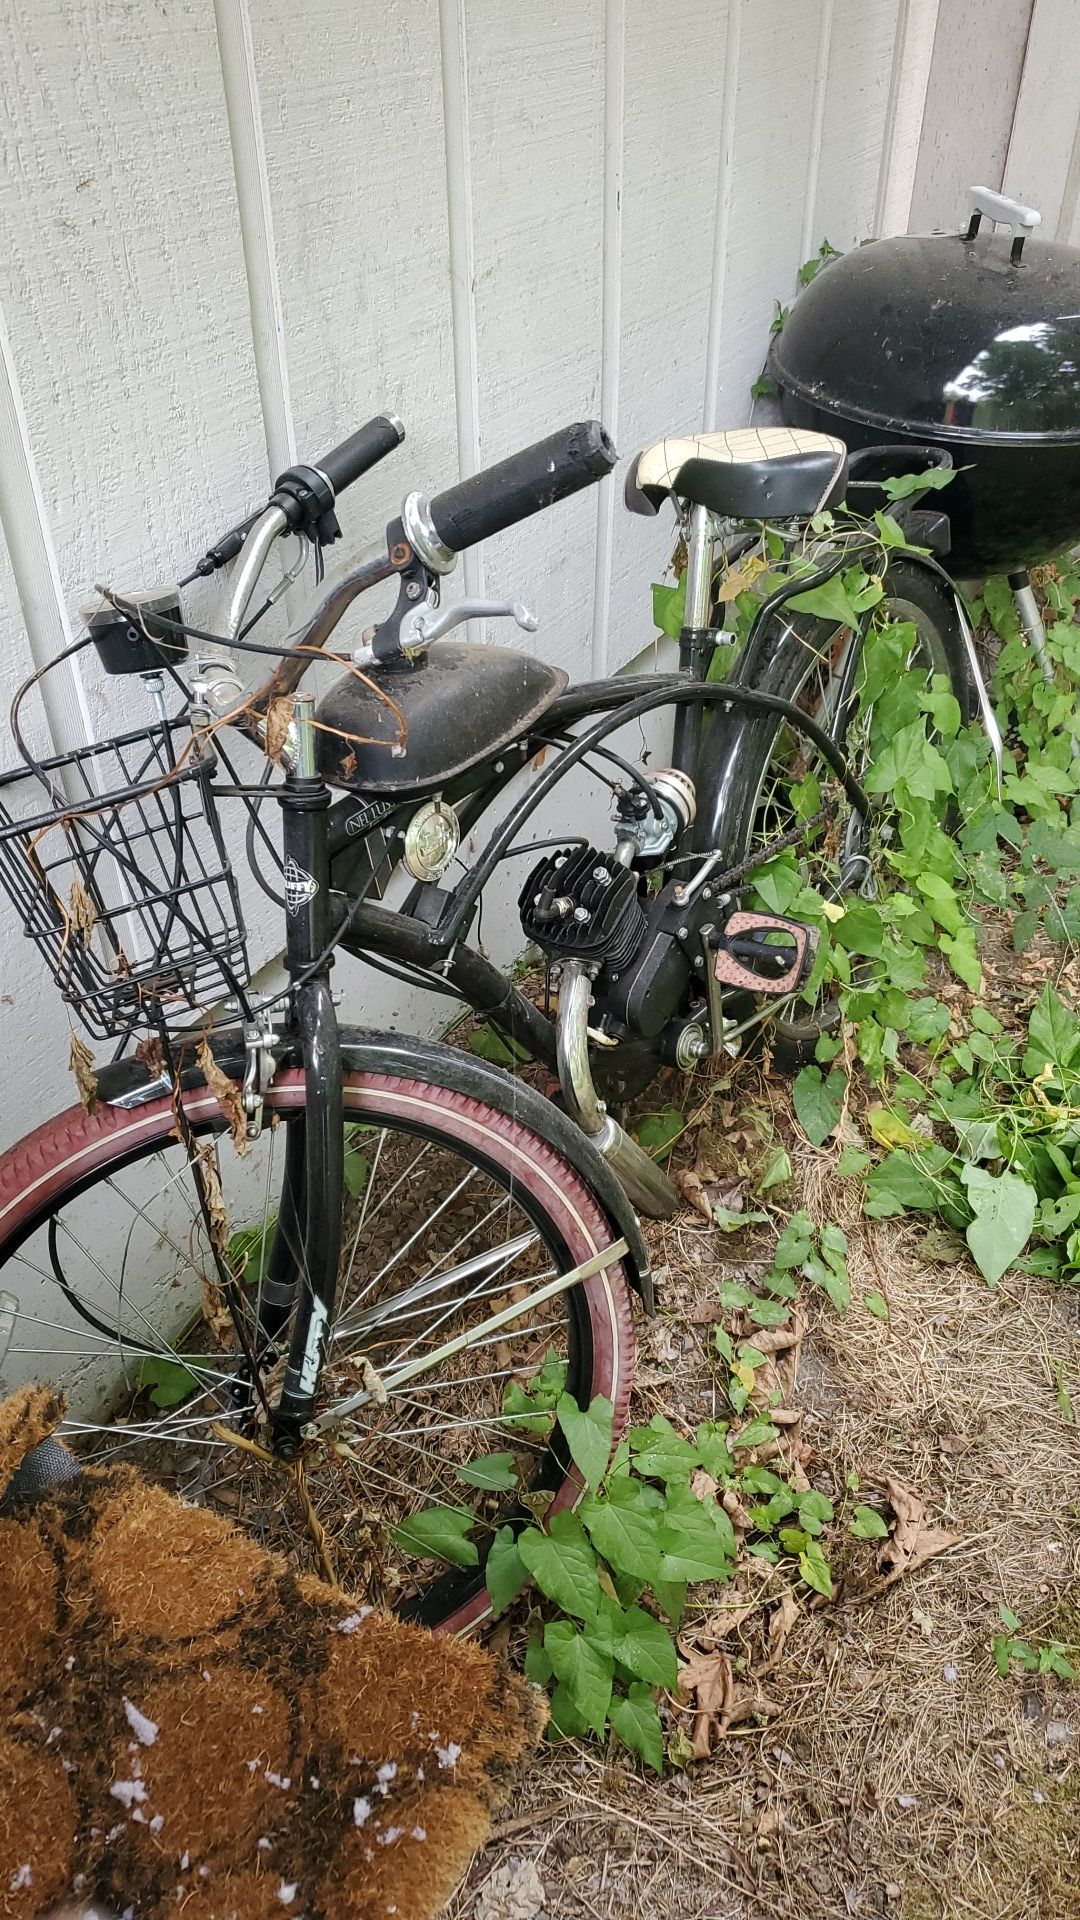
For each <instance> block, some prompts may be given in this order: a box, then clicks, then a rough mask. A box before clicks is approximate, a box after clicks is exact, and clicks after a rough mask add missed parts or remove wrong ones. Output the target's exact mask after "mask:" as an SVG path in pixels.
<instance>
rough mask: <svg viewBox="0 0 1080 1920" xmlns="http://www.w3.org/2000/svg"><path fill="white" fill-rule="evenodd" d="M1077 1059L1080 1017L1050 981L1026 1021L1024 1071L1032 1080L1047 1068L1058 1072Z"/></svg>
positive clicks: (1079, 1058)
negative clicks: (1055, 990)
mask: <svg viewBox="0 0 1080 1920" xmlns="http://www.w3.org/2000/svg"><path fill="white" fill-rule="evenodd" d="M1078 1061H1080V1020H1077V1018H1076V1015H1075V1014H1073V1013H1071V1012H1070V1011H1069V1008H1068V1007H1067V1006H1066V1005H1065V1003H1064V1001H1063V1000H1062V998H1061V996H1060V994H1057V993H1055V992H1054V989H1053V987H1051V986H1050V984H1049V982H1048V983H1047V985H1046V986H1045V987H1044V988H1043V990H1042V992H1041V994H1040V995H1039V998H1038V1000H1037V1001H1036V1003H1035V1005H1034V1007H1033V1008H1032V1010H1031V1017H1030V1019H1029V1020H1028V1043H1027V1051H1026V1052H1025V1054H1024V1072H1025V1073H1026V1074H1027V1076H1028V1078H1029V1079H1030V1080H1034V1079H1036V1078H1037V1076H1038V1075H1039V1074H1040V1073H1042V1072H1043V1071H1044V1070H1045V1069H1046V1068H1047V1067H1050V1068H1051V1069H1053V1070H1055V1071H1057V1072H1061V1071H1062V1070H1063V1069H1066V1068H1074V1067H1076V1066H1077V1063H1078Z"/></svg>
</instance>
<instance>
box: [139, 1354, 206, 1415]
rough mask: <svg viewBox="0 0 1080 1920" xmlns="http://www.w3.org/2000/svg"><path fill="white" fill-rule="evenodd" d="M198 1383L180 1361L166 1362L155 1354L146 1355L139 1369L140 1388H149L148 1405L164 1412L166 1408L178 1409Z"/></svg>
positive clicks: (189, 1369)
mask: <svg viewBox="0 0 1080 1920" xmlns="http://www.w3.org/2000/svg"><path fill="white" fill-rule="evenodd" d="M198 1384H199V1383H198V1381H197V1379H196V1378H195V1375H194V1374H193V1373H192V1371H191V1368H190V1367H185V1365H184V1363H183V1361H182V1360H167V1359H165V1358H164V1357H163V1356H162V1357H159V1356H158V1355H157V1354H149V1353H148V1354H147V1356H146V1358H145V1359H144V1360H143V1361H142V1363H141V1365H140V1367H139V1385H140V1387H150V1388H151V1389H152V1391H151V1394H150V1404H151V1406H153V1407H160V1408H161V1409H162V1411H164V1410H165V1409H166V1408H167V1407H178V1406H179V1405H180V1404H181V1402H182V1401H184V1400H186V1399H187V1397H188V1395H189V1394H191V1393H193V1392H194V1391H195V1388H196V1387H197V1386H198Z"/></svg>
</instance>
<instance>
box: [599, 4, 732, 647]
mask: <svg viewBox="0 0 1080 1920" xmlns="http://www.w3.org/2000/svg"><path fill="white" fill-rule="evenodd" d="M732 4H738V0H732ZM679 42H680V47H681V49H682V50H683V53H682V54H681V55H680V56H679V57H675V49H674V48H673V46H672V36H671V21H670V17H669V16H668V15H667V14H666V13H665V12H664V10H663V9H662V8H658V7H656V6H653V5H649V4H648V0H629V4H628V7H627V16H626V36H625V74H624V86H623V169H622V194H621V247H620V258H619V267H620V277H621V299H620V317H621V327H620V338H619V383H618V409H617V432H618V445H619V450H620V452H621V453H622V454H623V455H624V456H627V457H629V456H630V455H632V454H634V453H635V452H637V451H639V450H640V449H641V448H642V447H643V446H646V445H648V443H649V442H650V441H652V440H656V439H659V438H660V436H661V435H662V434H665V433H695V432H697V431H699V430H700V427H701V424H702V409H703V405H704V388H705V373H706V353H707V347H708V335H709V296H710V288H711V285H712V267H713V261H712V247H713V237H714V228H715V209H716V193H717V165H718V156H719V151H720V141H721V130H722V119H723V96H724V59H725V47H726V42H727V7H726V6H725V5H724V4H722V3H721V4H717V0H687V5H686V6H685V7H684V8H683V10H682V14H681V17H680V26H679ZM689 48H692V49H693V57H692V58H689V57H685V50H687V49H689ZM689 128H693V130H694V137H693V138H688V137H687V130H688V129H689ZM620 481H621V471H620ZM612 492H613V495H614V498H613V500H612V502H611V508H612V518H613V529H612V580H611V592H610V601H609V608H608V634H607V665H608V670H609V671H614V670H615V669H616V668H618V667H620V666H623V665H624V664H625V663H626V661H627V660H629V659H632V658H633V656H634V655H635V654H637V653H639V652H640V651H641V649H642V647H643V646H644V645H645V644H646V643H647V641H649V640H650V639H651V638H652V636H653V633H654V632H655V628H654V627H653V624H652V614H651V601H650V594H649V582H650V580H658V579H660V577H661V574H662V570H663V568H664V566H665V565H666V563H667V560H668V557H669V555H670V553H671V549H672V546H673V531H672V529H673V516H672V514H671V512H670V511H664V512H662V513H661V514H660V516H659V518H658V519H657V520H646V519H643V518H641V517H639V516H638V515H637V514H630V513H627V511H626V509H625V508H624V507H623V504H622V498H621V486H620V488H619V489H614V488H613V489H612ZM601 511H602V512H603V507H601Z"/></svg>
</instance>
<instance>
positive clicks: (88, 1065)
mask: <svg viewBox="0 0 1080 1920" xmlns="http://www.w3.org/2000/svg"><path fill="white" fill-rule="evenodd" d="M68 1066H69V1067H70V1069H71V1071H72V1073H73V1074H74V1075H75V1085H76V1086H77V1087H78V1089H79V1099H80V1100H81V1101H82V1103H83V1106H84V1107H85V1108H86V1111H87V1113H93V1111H94V1108H95V1107H96V1106H97V1074H96V1073H95V1072H94V1056H93V1054H92V1053H91V1051H90V1049H89V1047H88V1046H87V1044H86V1042H85V1040H82V1039H80V1037H79V1035H78V1034H77V1033H73V1034H72V1036H71V1049H70V1052H69V1054H68Z"/></svg>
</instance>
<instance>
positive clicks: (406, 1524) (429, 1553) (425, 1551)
mask: <svg viewBox="0 0 1080 1920" xmlns="http://www.w3.org/2000/svg"><path fill="white" fill-rule="evenodd" d="M475 1525H476V1515H475V1514H473V1513H470V1512H469V1511H468V1510H467V1508H465V1507H425V1508H423V1509H422V1511H421V1512H420V1513H414V1514H411V1515H410V1516H409V1518H408V1519H407V1520H403V1521H402V1522H401V1524H400V1526H397V1527H392V1528H391V1529H390V1535H391V1539H392V1540H394V1542H395V1543H396V1545H397V1546H399V1547H400V1548H401V1549H402V1552H403V1553H415V1554H418V1555H419V1556H420V1558H421V1559H425V1560H426V1559H438V1560H451V1561H452V1562H453V1564H454V1566H456V1567H475V1566H477V1565H478V1564H479V1561H480V1555H479V1553H478V1552H477V1550H476V1545H475V1543H474V1542H473V1541H472V1540H467V1539H466V1538H465V1536H466V1534H467V1533H468V1532H469V1529H470V1527H473V1526H475Z"/></svg>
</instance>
